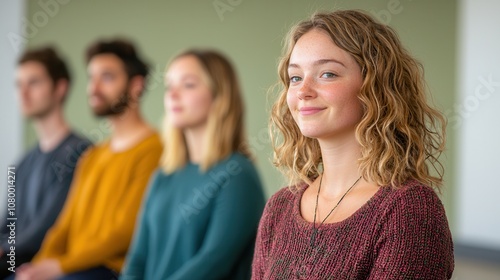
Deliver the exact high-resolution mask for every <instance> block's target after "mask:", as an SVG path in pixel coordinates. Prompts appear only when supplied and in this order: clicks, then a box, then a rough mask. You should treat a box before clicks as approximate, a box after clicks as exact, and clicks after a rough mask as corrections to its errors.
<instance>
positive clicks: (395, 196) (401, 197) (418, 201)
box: [379, 180, 447, 223]
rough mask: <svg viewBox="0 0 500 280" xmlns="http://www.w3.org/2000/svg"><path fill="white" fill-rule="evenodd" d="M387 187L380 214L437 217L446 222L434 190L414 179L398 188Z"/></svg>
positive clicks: (424, 217) (401, 217)
mask: <svg viewBox="0 0 500 280" xmlns="http://www.w3.org/2000/svg"><path fill="white" fill-rule="evenodd" d="M385 188H388V194H387V195H386V196H385V198H384V199H383V201H382V202H381V205H380V208H379V210H380V211H383V214H382V216H383V217H386V218H390V219H409V220H411V219H419V218H420V219H437V220H440V221H444V222H445V223H447V220H446V215H445V210H444V207H443V204H442V202H441V200H440V199H439V197H438V195H437V194H436V192H435V190H434V189H433V188H431V187H429V186H427V185H424V184H422V183H420V182H418V181H416V180H408V181H407V182H405V183H404V184H403V185H402V186H400V187H399V188H389V187H385Z"/></svg>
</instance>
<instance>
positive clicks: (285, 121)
mask: <svg viewBox="0 0 500 280" xmlns="http://www.w3.org/2000/svg"><path fill="white" fill-rule="evenodd" d="M279 76H280V80H281V84H282V86H283V89H282V91H281V92H280V95H279V97H278V99H277V101H276V102H275V104H274V106H273V109H272V115H271V125H270V128H271V135H272V139H273V146H274V163H275V165H276V166H277V167H278V168H280V169H281V170H282V171H283V173H284V174H285V175H286V177H287V178H288V179H289V181H290V187H287V188H283V189H281V190H280V191H279V192H278V193H276V194H275V195H274V196H273V197H272V198H271V199H270V200H269V201H268V203H267V205H266V208H265V210H264V214H263V216H262V219H261V221H260V225H259V231H258V236H257V243H256V249H255V255H254V261H253V271H252V273H253V275H252V278H253V279H449V278H451V275H452V272H453V268H454V260H453V242H452V238H451V233H450V230H449V226H448V222H447V219H446V215H445V211H444V208H443V205H442V203H441V201H440V199H439V198H438V196H437V194H436V193H435V190H439V189H440V186H441V183H442V177H443V167H442V165H441V164H440V163H439V161H438V157H439V155H440V153H441V152H442V151H443V149H444V142H445V140H444V135H445V133H444V132H445V120H444V118H443V116H442V115H441V114H440V113H439V112H438V111H437V110H435V109H433V108H432V107H431V106H430V105H428V102H427V100H426V92H425V81H424V75H423V69H422V66H421V64H419V63H418V62H417V61H416V60H415V59H414V58H413V57H412V56H411V55H410V54H409V53H408V51H407V50H406V49H404V48H403V47H402V44H401V42H400V41H399V39H398V36H397V34H396V33H395V31H394V30H393V29H391V28H390V27H388V26H385V25H382V24H380V23H378V22H376V21H375V20H374V19H373V18H372V17H371V16H369V15H367V14H366V13H364V12H360V11H336V12H332V13H318V14H315V15H313V16H312V18H311V19H309V20H305V21H303V22H301V23H299V24H298V25H297V26H296V27H294V28H293V29H292V30H291V32H290V33H289V36H288V44H287V46H286V50H285V53H284V56H283V57H282V59H281V62H280V65H279Z"/></svg>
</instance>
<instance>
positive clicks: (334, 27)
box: [269, 10, 446, 188]
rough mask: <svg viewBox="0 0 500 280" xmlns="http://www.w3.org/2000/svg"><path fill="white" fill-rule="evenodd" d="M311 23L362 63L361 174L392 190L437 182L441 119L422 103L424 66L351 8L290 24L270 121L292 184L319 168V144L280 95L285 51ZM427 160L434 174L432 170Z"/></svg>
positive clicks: (285, 79)
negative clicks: (412, 183)
mask: <svg viewBox="0 0 500 280" xmlns="http://www.w3.org/2000/svg"><path fill="white" fill-rule="evenodd" d="M312 29H317V30H322V31H325V32H326V34H328V35H329V36H330V38H331V40H332V41H333V42H334V43H335V45H337V46H338V47H339V48H341V49H343V50H344V51H346V52H347V53H349V54H350V55H351V56H352V57H353V58H354V59H355V60H356V62H357V63H358V64H359V66H360V68H361V72H362V76H363V84H362V87H361V90H360V92H359V95H358V98H359V100H360V102H361V104H362V107H363V117H362V119H361V121H360V123H359V124H358V125H357V127H356V139H357V141H358V142H359V144H360V145H361V157H360V158H359V161H358V164H359V168H360V172H361V174H362V176H363V178H364V179H365V180H367V181H369V182H373V183H376V184H377V185H379V186H387V185H390V186H392V187H394V188H397V187H399V186H401V184H402V183H404V182H405V181H407V180H408V179H415V180H417V181H419V182H421V183H423V184H426V185H428V186H433V187H436V188H439V187H440V186H441V184H442V178H443V173H444V168H443V165H442V164H441V163H440V162H439V160H438V158H439V156H440V154H441V153H442V151H443V150H444V145H445V127H446V121H445V119H444V117H443V115H442V114H441V113H440V112H439V111H437V110H436V109H434V108H432V107H431V106H430V105H429V104H428V102H427V98H426V84H425V81H424V74H423V67H422V65H421V64H420V63H419V62H418V61H417V60H415V59H414V58H413V57H412V56H411V55H410V54H409V53H408V51H407V50H406V49H405V48H404V47H403V46H402V44H401V42H400V40H399V38H398V36H397V34H396V32H395V31H394V30H393V29H392V28H391V27H389V26H386V25H383V24H381V23H378V22H377V21H375V20H374V19H373V18H372V17H371V16H369V15H368V14H366V13H365V12H362V11H356V10H345V11H335V12H330V13H316V14H314V15H313V16H312V17H311V18H310V19H309V20H305V21H302V22H300V23H299V24H297V25H296V26H295V27H294V28H292V29H291V30H290V32H289V34H288V36H287V44H286V46H285V50H284V55H283V56H282V58H281V61H280V64H279V67H278V74H279V77H280V81H279V84H280V85H281V90H280V92H279V96H278V99H277V100H276V102H275V103H274V105H273V107H272V112H271V121H270V126H269V129H270V134H271V139H272V144H273V149H274V165H275V166H276V167H278V168H279V169H280V170H281V171H282V172H283V173H284V175H285V176H286V177H287V178H288V179H289V180H290V185H291V186H296V185H298V184H301V183H304V182H305V183H309V184H310V183H311V182H312V180H313V179H314V178H316V177H317V176H319V173H320V164H321V162H322V159H321V150H320V146H319V143H318V141H317V140H316V139H313V138H308V137H305V136H304V135H302V133H301V132H300V129H299V127H298V126H297V124H296V123H295V121H294V119H293V117H292V114H291V113H290V110H289V108H288V105H287V101H286V96H287V91H288V88H289V81H290V79H289V76H288V64H289V62H290V55H291V53H292V50H293V48H294V46H295V44H296V42H297V41H298V40H299V38H300V37H301V36H302V35H304V34H305V33H307V32H309V31H310V30H312ZM429 165H430V166H432V167H433V168H434V170H435V171H436V174H431V170H430V168H429Z"/></svg>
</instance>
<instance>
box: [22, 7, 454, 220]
mask: <svg viewBox="0 0 500 280" xmlns="http://www.w3.org/2000/svg"><path fill="white" fill-rule="evenodd" d="M54 1H56V0H54ZM60 1H61V2H68V3H66V4H58V6H57V7H55V6H52V7H51V8H52V9H49V10H44V9H43V8H42V7H41V6H40V5H39V4H38V1H27V2H28V4H27V15H26V16H27V20H28V22H30V23H31V24H32V25H34V26H35V27H36V29H37V30H36V32H33V34H31V35H32V36H31V37H32V38H30V39H29V40H28V47H34V46H38V45H43V44H46V43H55V44H56V46H58V47H59V49H60V50H61V51H62V52H63V53H64V55H65V56H66V57H67V58H68V60H69V61H70V64H71V68H72V70H73V75H74V77H75V79H74V83H73V88H72V91H71V96H70V98H69V100H68V103H67V107H66V115H67V118H68V119H69V121H70V123H71V124H72V125H73V126H74V127H75V128H76V129H77V130H78V131H80V132H81V133H82V134H84V135H86V136H87V137H89V138H90V139H92V140H94V141H99V140H102V139H104V138H105V137H106V136H107V135H108V133H109V130H108V127H107V126H106V124H105V123H104V122H103V121H100V120H96V119H95V118H94V117H93V116H92V115H91V111H90V109H89V107H88V106H87V98H86V89H85V84H86V71H85V63H84V59H83V53H84V50H85V48H86V47H87V46H88V44H89V43H91V42H92V41H94V40H95V39H97V38H100V37H110V36H111V37H114V36H117V35H122V36H126V37H128V38H132V39H134V40H135V41H136V42H137V43H138V45H139V47H140V51H141V52H142V53H143V55H144V56H145V57H146V58H147V59H148V60H149V61H150V63H151V65H152V66H153V68H154V71H153V76H152V78H151V79H150V88H149V90H148V92H147V94H146V95H145V98H144V100H143V104H142V108H143V112H144V114H145V115H146V117H147V119H148V120H149V121H150V122H151V123H152V124H154V125H155V126H156V127H158V128H159V127H160V126H159V125H160V123H161V118H162V115H163V106H162V104H163V102H162V94H163V84H162V72H163V70H164V68H165V64H166V62H167V61H168V59H169V58H170V57H171V56H172V55H174V54H175V53H177V52H178V51H180V50H182V49H184V48H188V47H213V48H217V49H219V50H221V51H223V52H224V53H226V54H227V55H228V56H229V57H230V58H231V59H232V60H233V62H234V64H235V66H236V68H237V69H238V72H239V77H240V80H241V83H242V86H243V89H244V94H245V101H246V107H247V128H248V134H249V136H250V138H251V145H252V147H253V148H254V150H255V152H256V153H257V159H258V167H259V170H260V172H261V175H262V177H263V180H264V183H265V186H266V191H267V194H268V195H271V194H272V193H274V192H275V191H276V190H278V189H279V188H280V187H281V186H283V184H284V182H285V181H284V180H283V178H282V177H281V175H280V174H279V173H278V172H277V171H276V170H275V169H274V167H273V166H272V165H271V163H270V158H271V156H272V153H271V148H270V145H269V143H268V138H267V121H268V111H269V107H270V100H269V99H268V98H267V89H268V88H269V87H270V86H271V85H272V84H273V83H274V82H275V81H276V80H277V74H276V68H277V61H278V57H279V55H280V53H281V46H282V40H283V37H284V35H285V33H286V32H287V30H288V29H289V27H290V26H291V25H293V24H294V23H296V22H297V21H299V20H301V19H304V18H306V17H307V16H308V15H310V14H311V13H312V12H314V11H316V10H332V9H351V8H355V9H363V10H367V11H371V12H373V13H375V14H377V15H378V17H379V18H380V19H381V20H383V21H385V22H386V23H388V24H389V25H391V26H392V27H394V28H395V29H396V30H397V31H398V32H399V34H400V36H401V39H402V41H403V42H404V44H405V45H406V46H407V47H408V48H409V49H410V50H411V52H412V53H413V54H414V55H415V56H416V57H417V58H418V59H419V60H420V61H421V62H422V63H423V64H424V66H425V69H426V77H427V81H428V84H429V88H430V90H431V92H432V93H433V95H434V98H435V102H436V104H437V106H438V107H439V108H440V109H442V110H443V111H444V110H446V109H448V108H451V107H452V104H453V102H454V98H455V68H456V67H455V66H456V62H455V52H456V44H455V43H456V39H455V37H456V34H455V33H456V9H457V4H456V3H455V1H453V0H451V1H445V0H441V1H435V0H434V1H433V0H420V1H411V0H400V1H397V0H376V1H374V0H358V1H334V0H329V1H305V0H294V1H290V0H276V1H269V0H267V1H264V0H257V1H255V0H253V1H251V0H216V1H213V0H209V1H201V0H199V1H194V0H191V1H186V0H184V1H182V0H172V1H160V0H155V1H132V0H120V1H118V0H108V1H97V0H89V1H83V0H73V1H68V0H64V1H63V0H60ZM54 3H57V2H54ZM215 6H217V7H219V9H224V8H226V9H227V10H226V11H224V12H221V11H219V13H218V11H217V9H216V8H215ZM220 13H221V14H220ZM43 14H45V18H46V19H47V20H45V23H44V19H45V18H44V16H43ZM449 133H450V134H451V135H449V140H448V152H447V154H446V155H445V156H444V157H443V159H444V160H445V161H444V164H445V168H446V170H447V173H446V190H445V191H444V193H443V201H444V203H445V206H446V208H447V211H448V215H449V218H450V220H451V221H453V211H452V207H451V206H452V203H451V198H452V195H453V185H454V184H453V176H452V175H453V174H452V173H453V172H452V171H453V169H454V166H453V156H452V155H453V153H451V151H452V150H453V149H454V146H455V144H454V143H455V141H454V139H455V136H454V135H453V131H449ZM25 135H26V145H27V146H29V145H32V144H33V143H34V141H35V135H34V133H33V130H32V129H31V127H30V126H27V128H26V134H25ZM452 225H453V222H452Z"/></svg>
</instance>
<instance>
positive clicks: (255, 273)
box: [252, 198, 273, 280]
mask: <svg viewBox="0 0 500 280" xmlns="http://www.w3.org/2000/svg"><path fill="white" fill-rule="evenodd" d="M272 202H273V198H271V199H270V200H269V201H268V202H267V203H266V207H265V208H264V213H263V214H262V218H261V220H260V223H259V229H258V231H257V240H256V241H255V251H254V256H253V261H252V279H254V280H261V279H264V267H265V265H266V260H267V254H266V253H268V252H269V240H270V239H271V232H272V223H271V219H270V217H271V214H272V211H273V210H272V208H273V207H272Z"/></svg>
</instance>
